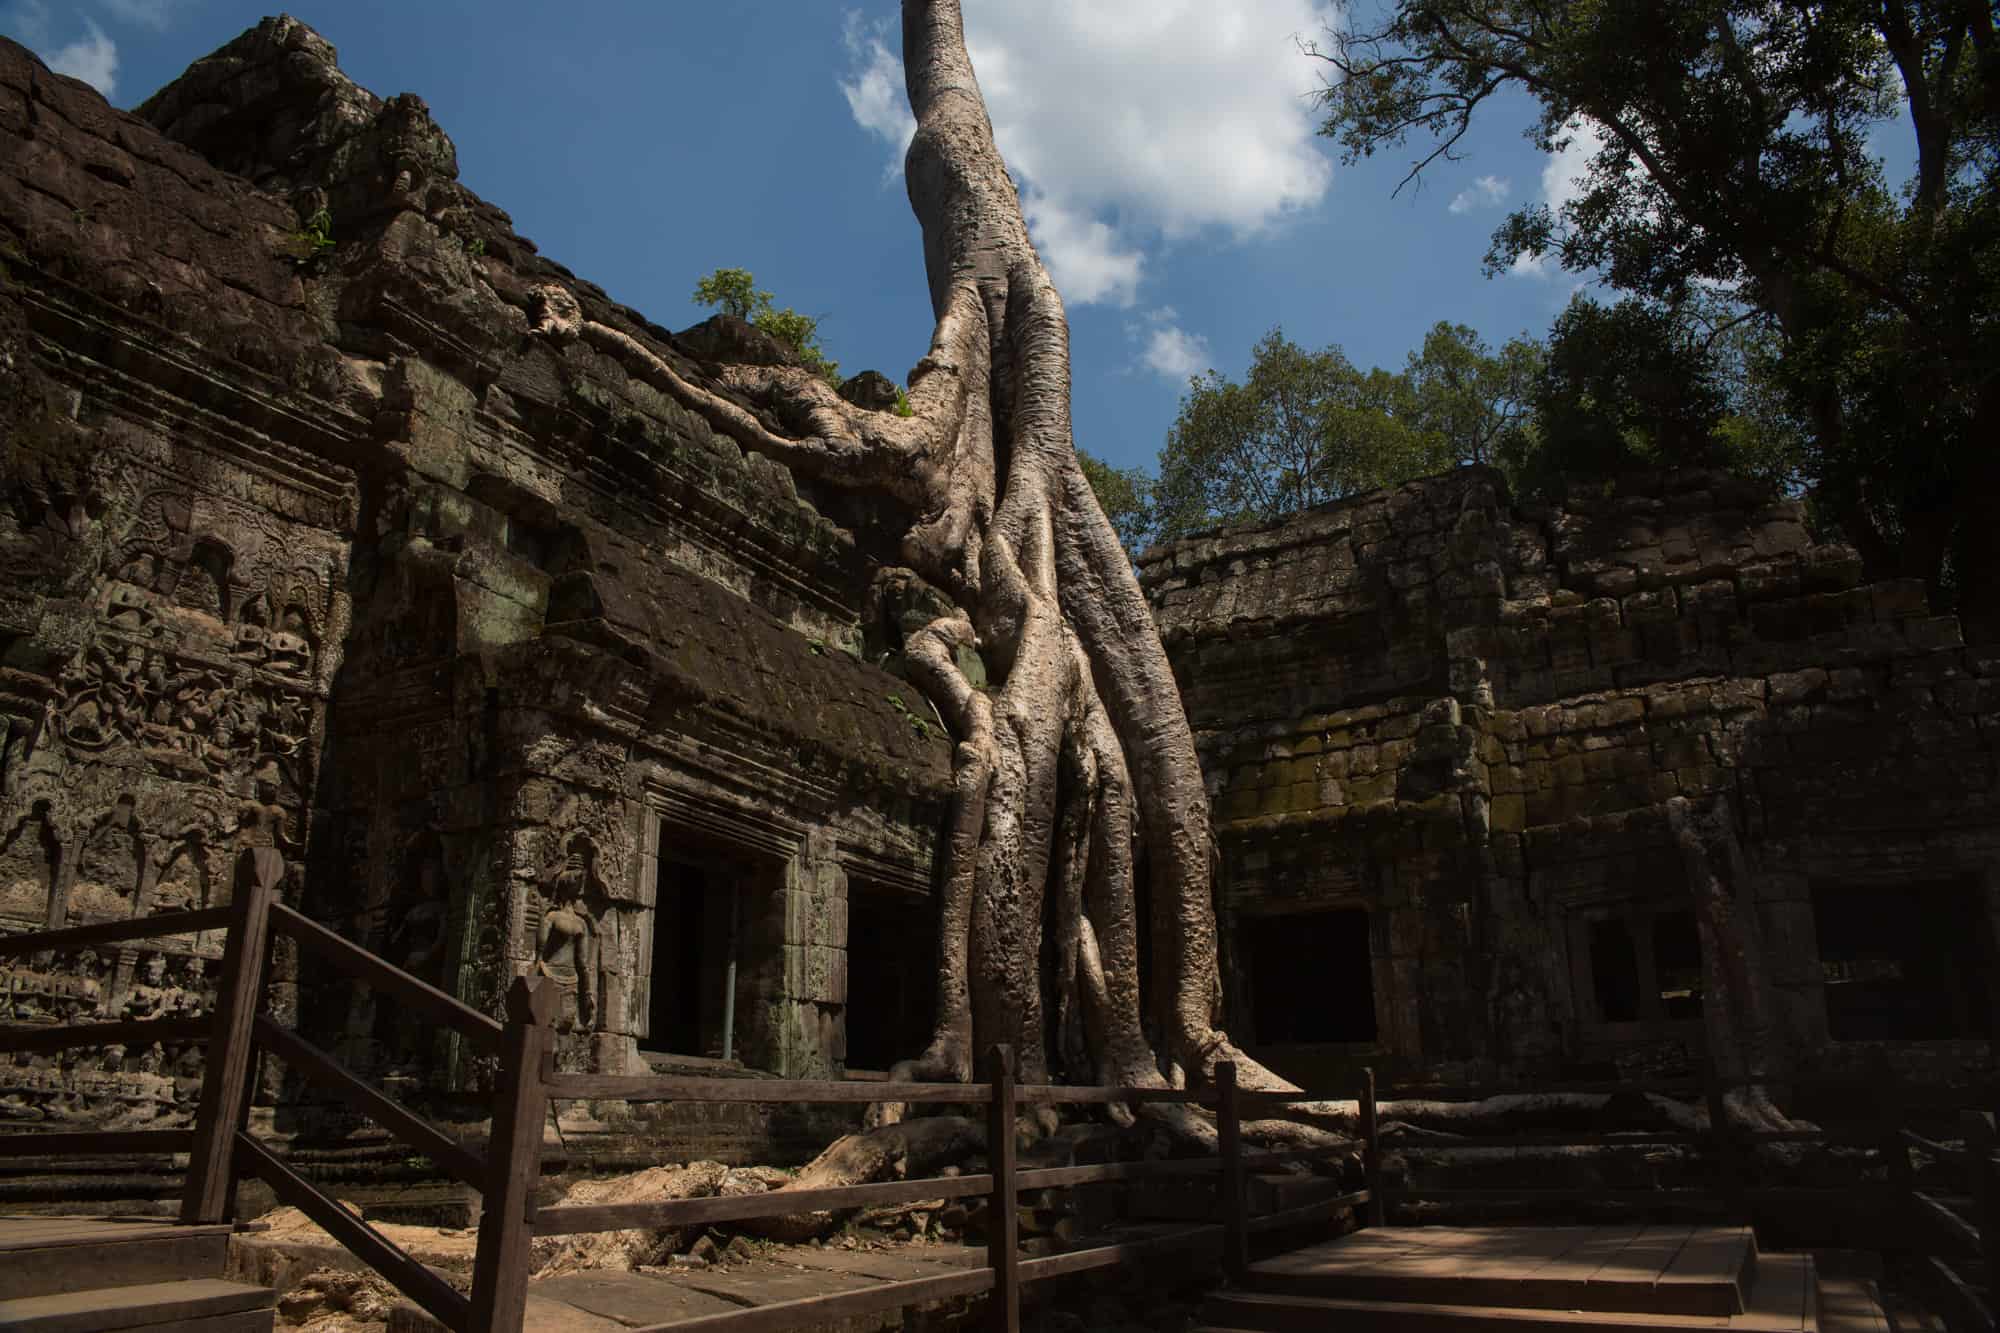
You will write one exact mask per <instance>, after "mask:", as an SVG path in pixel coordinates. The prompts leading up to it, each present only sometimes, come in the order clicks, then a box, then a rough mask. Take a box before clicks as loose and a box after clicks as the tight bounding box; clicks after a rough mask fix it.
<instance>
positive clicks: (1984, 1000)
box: [1812, 880, 1993, 1041]
mask: <svg viewBox="0 0 2000 1333" xmlns="http://www.w3.org/2000/svg"><path fill="white" fill-rule="evenodd" d="M1812 894H1813V918H1814V922H1815V928H1816V933H1817V934H1818V937H1819V957H1820V969H1821V976H1822V978H1823V980H1824V981H1825V989H1826V1028H1827V1035H1828V1036H1829V1037H1831V1038H1832V1039H1833V1040H1835V1041H1922V1040H1926V1039H1936V1038H1950V1037H1975V1038H1976V1037H1985V1036H1987V1035H1988V1034H1989V1033H1990V1032H1991V1031H1992V1027H1993V1021H1992V1018H1993V1015H1992V1010H1991V1007H1990V1002H1989V999H1988V994H1989V992H1988V989H1987V988H1988V986H1989V985H1990V984H1991V967H1990V963H1989V948H1990V946H1989V944H1988V935H1989V933H1990V928H1989V926H1988V924H1987V921H1986V911H1985V901H1984V894H1982V893H1981V892H1980V890H1979V887H1978V885H1977V884H1975V883H1973V882H1970V881H1967V880H1958V881H1945V882H1942V883H1936V882H1934V883H1929V884H1904V885H1896V886H1893V887H1886V888H1885V887H1861V886H1856V885H1814V886H1813V891H1812Z"/></svg>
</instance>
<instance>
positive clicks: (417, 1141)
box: [256, 1014, 486, 1189]
mask: <svg viewBox="0 0 2000 1333" xmlns="http://www.w3.org/2000/svg"><path fill="white" fill-rule="evenodd" d="M256 1032H257V1040H258V1041H260V1042H262V1043H263V1044H264V1047H265V1049H266V1050H268V1051H270V1052H271V1053H272V1054H273V1055H275V1056H277V1057H278V1058H279V1059H280V1060H283V1061H284V1062H285V1063H286V1064H288V1065H290V1066H292V1068H294V1069H296V1070H298V1071H299V1072H300V1073H301V1074H304V1075H305V1076H306V1077H307V1078H309V1079H311V1080H312V1081H313V1082H315V1083H317V1084H319V1085H320V1086H321V1087H323V1088H326V1089H327V1090H329V1091H331V1092H333V1093H335V1094H336V1095H338V1096H339V1097H340V1098H341V1099H342V1100H343V1101H345V1102H346V1103H347V1104H348V1105H349V1106H351V1107H353V1108H354V1109H355V1110H357V1111H359V1112H360V1113H361V1114H362V1115H365V1116H367V1117H368V1118H369V1119H370V1120H373V1121H374V1122H375V1123H376V1124H378V1125H380V1126H382V1127H383V1128H384V1129H386V1130H388V1131H389V1132H390V1133H392V1134H394V1135H395V1136H396V1137H397V1138H399V1139H401V1140H402V1141H403V1142H404V1143H405V1144H407V1145H408V1146H409V1147H411V1148H414V1149H415V1150H416V1151H418V1152H420V1153H422V1154H423V1155H424V1156H426V1157H428V1158H430V1159H431V1160H432V1161H433V1162H436V1163H437V1164H438V1165H439V1166H441V1167H443V1168H444V1169H445V1170H446V1171H448V1172H450V1173H451V1174H452V1175H453V1176H455V1177H456V1178H457V1179H459V1180H461V1181H463V1182H464V1183H465V1184H467V1185H471V1186H472V1187H473V1188H475V1189H478V1188H481V1187H483V1186H484V1185H485V1183H486V1163H485V1161H484V1160H482V1159H481V1158H480V1156H479V1155H478V1154H477V1153H475V1152H473V1151H472V1150H471V1149H469V1148H467V1147H465V1145H463V1144H461V1143H459V1142H458V1141H457V1140H455V1139H452V1138H449V1137H447V1136H446V1135H445V1134H444V1133H443V1132H441V1131H440V1130H438V1129H436V1128H435V1127H433V1126H432V1125H431V1124H430V1122H428V1121H426V1120H424V1119H423V1118H422V1117H420V1116H418V1115H416V1114H415V1113H413V1112H411V1111H410V1110H408V1109H407V1108H405V1107H403V1106H400V1105H398V1104H397V1103H396V1102H394V1101H391V1100H390V1099H389V1098H388V1097H385V1096H384V1095H383V1094H382V1093H381V1092H379V1091H377V1090H376V1089H374V1088H371V1087H369V1086H368V1085H367V1084H366V1083H363V1082H362V1081H361V1080H360V1079H358V1078H356V1077H355V1076H354V1075H353V1074H350V1073H348V1072H347V1071H346V1070H345V1069H343V1068H341V1066H340V1062H339V1061H338V1060H335V1059H334V1058H333V1057H332V1056H331V1055H328V1054H327V1053H326V1052H325V1051H322V1050H321V1049H320V1048H319V1047H317V1046H315V1045H313V1044H312V1043H311V1042H309V1041H307V1040H306V1039H305V1038H304V1037H301V1036H299V1035H298V1034H297V1033H296V1032H293V1031H291V1030H290V1029H289V1028H282V1027H279V1026H278V1025H277V1024H276V1023H274V1022H272V1021H271V1019H270V1018H269V1017H267V1016H265V1015H262V1014H259V1015H258V1016H257V1022H256Z"/></svg>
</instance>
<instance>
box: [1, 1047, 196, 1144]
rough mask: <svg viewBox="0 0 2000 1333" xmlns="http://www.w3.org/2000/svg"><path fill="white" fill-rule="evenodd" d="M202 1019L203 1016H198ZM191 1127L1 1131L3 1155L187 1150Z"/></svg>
mask: <svg viewBox="0 0 2000 1333" xmlns="http://www.w3.org/2000/svg"><path fill="white" fill-rule="evenodd" d="M195 1021H197V1022H199V1021H200V1020H198V1019H197V1020H195ZM193 1142H194V1131H193V1130H191V1129H100V1130H86V1131H82V1132H78V1133H63V1134H0V1157H41V1156H43V1155H49V1156H56V1155H62V1156H69V1157H74V1156H79V1155H83V1154H90V1153H102V1154H104V1155H106V1156H112V1155H118V1154H125V1153H135V1154H143V1153H173V1152H186V1151H187V1150H188V1146H189V1145H190V1144H192V1143H193Z"/></svg>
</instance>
